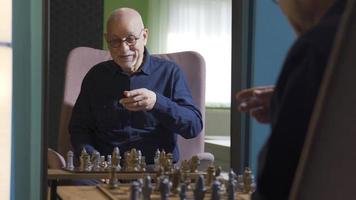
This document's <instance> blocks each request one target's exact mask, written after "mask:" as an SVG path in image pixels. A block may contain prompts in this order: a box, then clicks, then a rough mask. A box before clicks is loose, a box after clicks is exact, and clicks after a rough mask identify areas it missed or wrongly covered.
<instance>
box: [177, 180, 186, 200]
mask: <svg viewBox="0 0 356 200" xmlns="http://www.w3.org/2000/svg"><path fill="white" fill-rule="evenodd" d="M186 192H187V185H186V184H185V183H182V184H181V185H180V191H179V198H180V200H186V198H187V195H186Z"/></svg>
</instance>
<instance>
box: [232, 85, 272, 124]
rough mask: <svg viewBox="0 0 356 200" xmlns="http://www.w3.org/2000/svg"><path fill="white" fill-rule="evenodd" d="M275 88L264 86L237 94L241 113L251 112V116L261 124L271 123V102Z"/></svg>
mask: <svg viewBox="0 0 356 200" xmlns="http://www.w3.org/2000/svg"><path fill="white" fill-rule="evenodd" d="M273 90H274V86H264V87H256V88H250V89H245V90H241V91H240V92H238V93H237V94H236V101H237V105H238V109H239V111H240V112H250V115H251V116H252V117H254V118H256V120H257V121H258V122H260V123H264V124H267V123H270V122H271V119H270V102H271V97H272V94H273Z"/></svg>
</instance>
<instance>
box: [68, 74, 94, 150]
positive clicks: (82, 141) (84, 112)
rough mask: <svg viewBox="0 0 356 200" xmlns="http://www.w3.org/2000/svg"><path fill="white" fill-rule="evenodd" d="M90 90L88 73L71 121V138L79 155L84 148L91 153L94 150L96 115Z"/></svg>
mask: <svg viewBox="0 0 356 200" xmlns="http://www.w3.org/2000/svg"><path fill="white" fill-rule="evenodd" d="M90 90H91V87H90V78H89V76H88V75H86V76H85V78H84V80H83V83H82V87H81V91H80V93H79V96H78V98H77V101H76V103H75V105H74V108H73V111H72V116H71V120H70V123H69V133H70V140H71V144H72V147H73V148H74V152H75V155H77V156H78V155H80V152H81V150H82V149H83V148H85V149H86V151H87V152H88V153H89V154H91V153H92V151H93V150H94V147H93V140H92V132H93V125H94V117H93V113H92V109H91V106H90V93H89V92H90Z"/></svg>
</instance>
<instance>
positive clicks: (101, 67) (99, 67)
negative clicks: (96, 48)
mask: <svg viewBox="0 0 356 200" xmlns="http://www.w3.org/2000/svg"><path fill="white" fill-rule="evenodd" d="M114 68H115V67H114V66H113V61H112V60H106V61H103V62H100V63H97V64H95V65H94V66H93V67H92V68H91V69H90V70H89V72H88V73H103V72H110V71H111V70H112V69H114Z"/></svg>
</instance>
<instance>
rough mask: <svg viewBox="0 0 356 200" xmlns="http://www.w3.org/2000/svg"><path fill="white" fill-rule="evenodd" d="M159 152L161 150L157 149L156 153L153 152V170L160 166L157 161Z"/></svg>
mask: <svg viewBox="0 0 356 200" xmlns="http://www.w3.org/2000/svg"><path fill="white" fill-rule="evenodd" d="M160 154H161V152H160V151H159V149H157V150H156V153H155V157H154V158H153V160H154V170H155V171H158V170H159V166H160V163H159V158H160Z"/></svg>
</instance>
